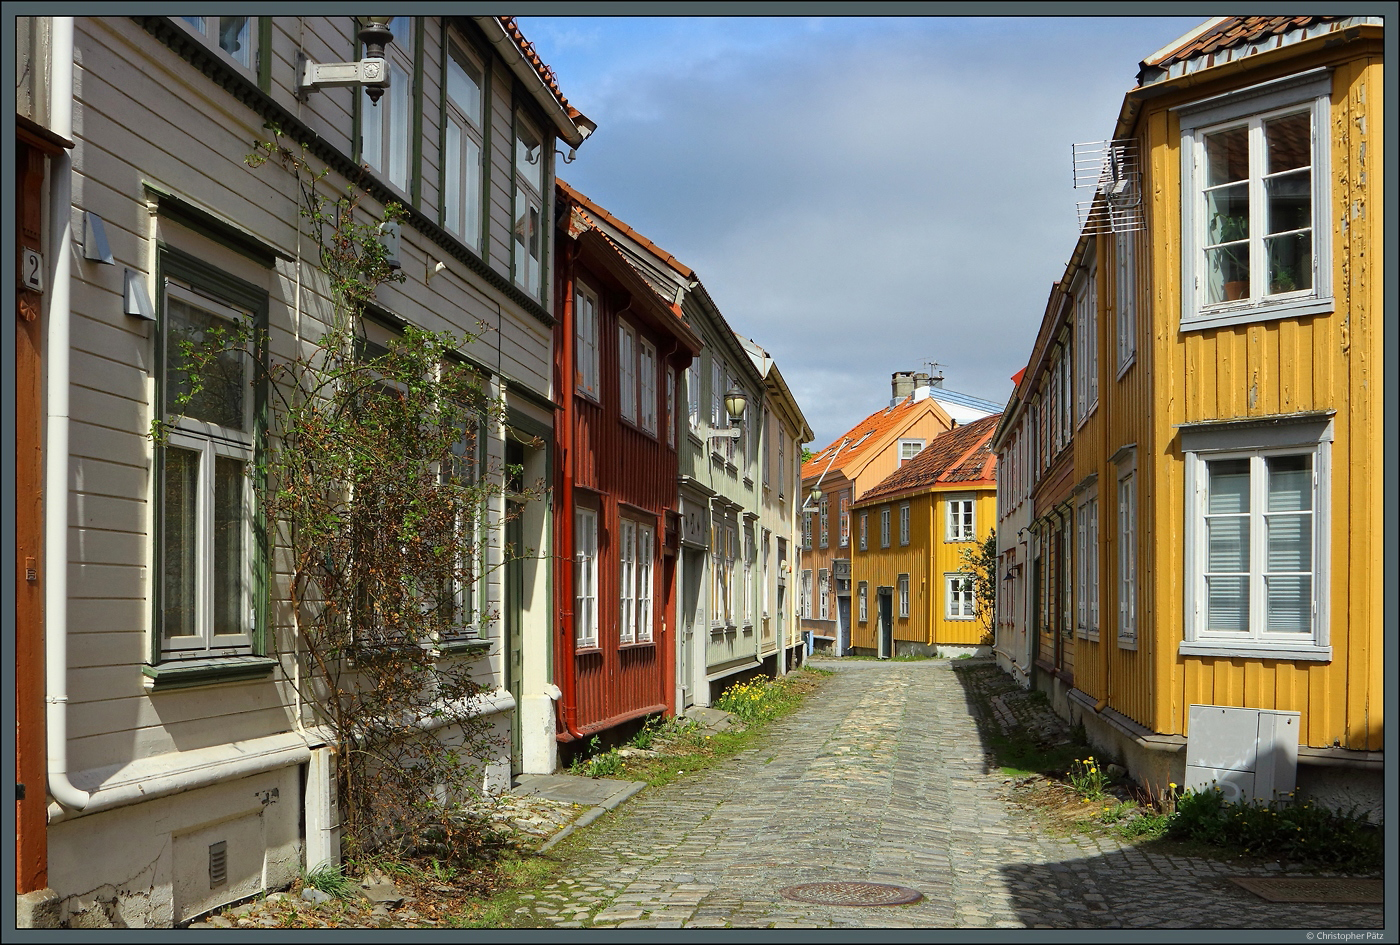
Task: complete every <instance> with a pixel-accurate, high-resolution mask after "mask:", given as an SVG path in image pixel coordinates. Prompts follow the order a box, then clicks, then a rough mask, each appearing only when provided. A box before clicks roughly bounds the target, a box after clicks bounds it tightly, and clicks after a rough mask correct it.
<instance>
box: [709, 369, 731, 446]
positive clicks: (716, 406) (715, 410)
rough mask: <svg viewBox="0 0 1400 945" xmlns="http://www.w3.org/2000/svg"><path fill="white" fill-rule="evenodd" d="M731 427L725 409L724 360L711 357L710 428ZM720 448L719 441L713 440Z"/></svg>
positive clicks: (722, 428)
mask: <svg viewBox="0 0 1400 945" xmlns="http://www.w3.org/2000/svg"><path fill="white" fill-rule="evenodd" d="M728 427H729V413H728V412H727V411H726V410H725V409H724V362H723V361H722V360H720V359H719V358H718V357H713V356H712V357H711V358H710V428H711V429H713V430H724V429H727V428H728ZM712 443H713V446H714V449H715V450H716V451H718V450H719V443H718V441H712Z"/></svg>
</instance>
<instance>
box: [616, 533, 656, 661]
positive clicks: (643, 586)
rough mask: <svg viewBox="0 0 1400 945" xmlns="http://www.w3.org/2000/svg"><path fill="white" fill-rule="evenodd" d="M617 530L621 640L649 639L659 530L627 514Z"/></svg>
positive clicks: (648, 640)
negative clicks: (657, 533) (653, 572)
mask: <svg viewBox="0 0 1400 945" xmlns="http://www.w3.org/2000/svg"><path fill="white" fill-rule="evenodd" d="M618 532H619V535H618V545H619V548H618V577H617V582H618V600H619V605H620V606H619V609H618V643H622V644H630V643H650V642H651V637H652V632H651V631H652V558H653V556H654V554H655V551H654V547H655V535H656V530H655V529H654V528H653V527H652V526H650V525H646V524H644V523H641V522H634V521H632V520H630V519H625V518H624V519H622V520H620V522H619V523H618Z"/></svg>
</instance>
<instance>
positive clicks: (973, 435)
mask: <svg viewBox="0 0 1400 945" xmlns="http://www.w3.org/2000/svg"><path fill="white" fill-rule="evenodd" d="M1000 420H1001V414H999V413H998V414H993V415H992V416H990V417H983V418H982V419H981V420H975V421H973V422H972V423H969V424H968V425H967V426H964V427H957V428H956V429H953V430H949V431H948V432H947V433H944V434H942V435H940V436H937V437H934V440H933V442H932V443H930V444H929V445H928V446H926V447H924V449H923V450H922V451H921V452H920V453H919V455H918V456H915V457H914V458H913V459H911V460H908V461H906V462H905V463H904V465H902V466H900V467H899V468H898V469H896V470H895V471H894V472H892V473H890V474H889V475H888V476H886V477H885V479H884V480H883V481H882V482H880V483H879V485H877V486H875V487H874V488H873V489H871V490H870V491H868V492H866V493H865V494H864V495H862V496H861V497H860V500H859V501H858V502H857V503H856V504H857V505H864V504H866V503H867V502H871V501H875V500H878V499H882V498H888V497H890V496H892V495H896V494H899V493H907V492H913V491H916V490H922V489H929V488H932V487H934V486H940V485H953V486H958V485H966V486H973V485H982V484H986V483H992V482H995V481H996V469H997V456H996V453H993V452H992V434H993V433H995V432H996V428H997V423H998V422H999V421H1000Z"/></svg>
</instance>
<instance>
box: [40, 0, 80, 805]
mask: <svg viewBox="0 0 1400 945" xmlns="http://www.w3.org/2000/svg"><path fill="white" fill-rule="evenodd" d="M51 48H52V63H53V66H52V69H51V74H50V80H49V121H50V123H51V124H50V127H51V129H52V130H53V132H54V133H55V134H57V135H60V136H61V137H64V138H69V139H71V138H72V137H73V17H71V16H56V17H54V18H53V39H52V47H51ZM50 167H51V173H52V174H53V178H52V181H51V184H50V193H49V217H50V220H49V229H50V232H51V233H52V239H53V269H52V279H51V282H52V285H53V294H52V295H51V296H50V298H49V322H48V337H47V338H46V339H45V344H46V348H47V353H48V357H47V358H45V363H46V366H47V374H46V377H45V381H44V387H45V390H44V401H45V405H46V410H45V413H46V419H45V425H46V427H47V430H46V439H45V442H44V561H45V568H44V572H45V573H44V615H45V625H46V626H45V633H44V665H45V675H46V680H47V687H46V688H47V696H46V703H47V704H46V706H45V723H46V728H47V739H46V740H47V743H48V756H49V757H48V762H49V795H50V796H51V797H52V798H53V799H54V800H55V801H57V802H58V803H59V804H61V805H63V806H64V807H65V808H67V809H69V810H73V811H80V810H83V809H84V808H85V807H87V805H88V798H89V795H88V793H87V792H86V791H81V790H79V789H78V788H76V787H74V786H73V783H72V782H71V781H69V780H68V371H69V364H68V362H69V356H70V346H69V322H70V319H71V312H70V311H69V304H70V301H69V300H70V282H71V280H72V266H73V158H72V156H71V155H70V154H69V153H68V152H67V151H66V150H65V151H62V152H60V153H59V154H57V155H55V156H54V158H53V163H52V164H51V165H50Z"/></svg>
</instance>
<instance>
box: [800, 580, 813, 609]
mask: <svg viewBox="0 0 1400 945" xmlns="http://www.w3.org/2000/svg"><path fill="white" fill-rule="evenodd" d="M802 616H803V617H806V618H810V617H811V616H812V572H811V571H810V570H807V571H803V572H802Z"/></svg>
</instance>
